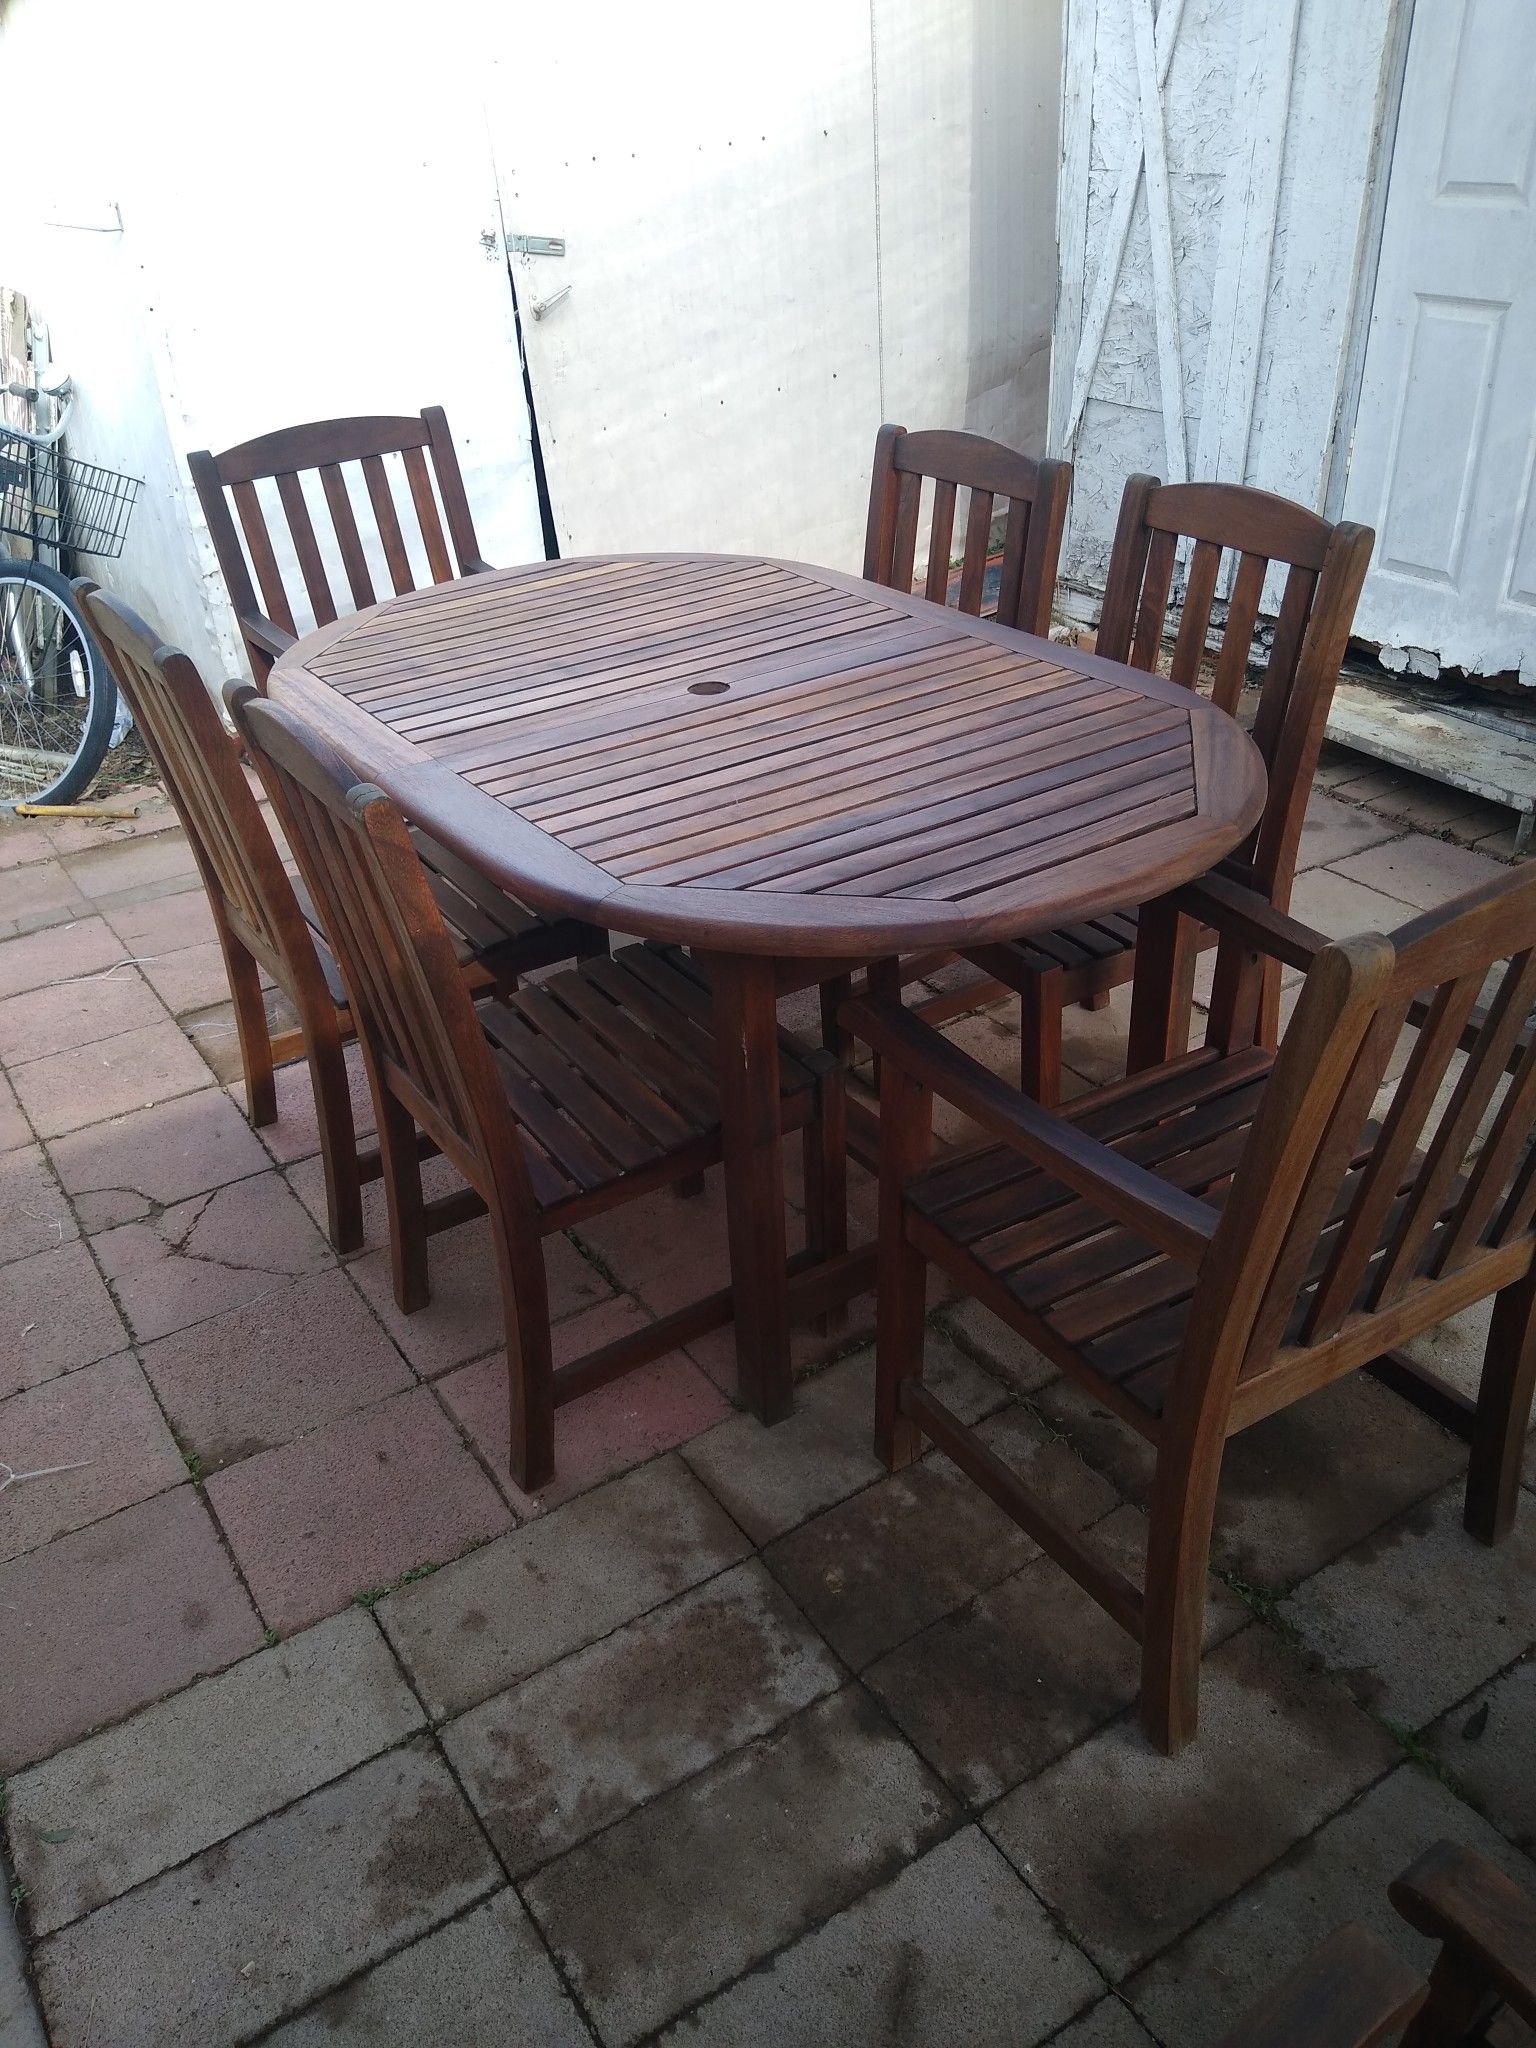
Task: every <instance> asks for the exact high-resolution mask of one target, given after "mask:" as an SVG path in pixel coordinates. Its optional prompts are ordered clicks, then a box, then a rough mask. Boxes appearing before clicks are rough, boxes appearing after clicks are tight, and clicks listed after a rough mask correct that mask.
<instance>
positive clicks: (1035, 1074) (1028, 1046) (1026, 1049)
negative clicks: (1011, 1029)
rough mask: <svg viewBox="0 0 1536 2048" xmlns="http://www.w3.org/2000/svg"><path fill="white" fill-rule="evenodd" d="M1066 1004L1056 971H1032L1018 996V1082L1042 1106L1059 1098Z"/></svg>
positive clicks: (1053, 1105) (1051, 1106) (1048, 1106)
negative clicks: (1062, 1033) (1062, 1031)
mask: <svg viewBox="0 0 1536 2048" xmlns="http://www.w3.org/2000/svg"><path fill="white" fill-rule="evenodd" d="M1065 1008H1066V1004H1065V1001H1064V999H1063V996H1062V978H1061V976H1060V975H1059V974H1055V973H1050V974H1036V975H1032V976H1031V977H1030V980H1029V986H1028V988H1027V989H1026V990H1024V991H1023V992H1021V994H1020V996H1019V1086H1020V1087H1021V1088H1022V1089H1023V1091H1024V1093H1025V1094H1026V1095H1028V1096H1029V1097H1030V1098H1031V1099H1032V1100H1033V1101H1035V1102H1038V1103H1039V1104H1040V1105H1041V1106H1042V1107H1043V1108H1045V1109H1055V1108H1056V1107H1057V1105H1058V1104H1059V1103H1060V1101H1061V1021H1062V1012H1063V1011H1064V1009H1065Z"/></svg>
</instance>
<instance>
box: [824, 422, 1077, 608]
mask: <svg viewBox="0 0 1536 2048" xmlns="http://www.w3.org/2000/svg"><path fill="white" fill-rule="evenodd" d="M925 482H931V483H932V485H933V506H932V513H931V517H930V524H929V530H928V557H927V567H926V570H925V574H924V581H923V595H924V596H925V597H929V598H931V599H932V600H933V601H934V603H935V604H946V603H948V601H949V593H950V586H951V583H952V581H953V579H952V577H951V574H950V556H951V550H952V546H953V542H954V533H955V511H956V502H957V493H958V492H959V491H965V492H966V493H967V504H966V517H965V527H964V532H965V542H964V548H963V551H962V554H961V562H960V578H959V585H958V588H957V590H956V592H955V602H956V604H957V605H958V607H959V609H960V610H961V611H963V612H969V613H971V615H972V616H973V617H979V616H980V614H981V608H982V604H983V602H984V597H985V585H986V573H987V556H988V553H989V551H990V549H991V545H992V524H993V519H994V515H995V513H996V511H997V508H998V505H999V501H1001V502H1002V504H1003V505H1004V506H1006V519H1007V524H1006V528H1005V532H1004V539H1003V560H1002V570H1001V576H1000V579H999V584H998V595H997V618H998V621H999V623H1000V624H1002V625H1004V626H1017V627H1018V628H1019V629H1020V630H1021V631H1022V632H1025V633H1039V634H1041V635H1042V636H1043V635H1045V634H1047V633H1049V632H1050V630H1051V605H1052V603H1053V601H1054V599H1055V596H1056V565H1057V561H1058V559H1059V558H1060V555H1061V536H1062V532H1063V529H1064V528H1065V526H1066V519H1067V499H1068V497H1069V496H1070V494H1071V489H1072V465H1071V464H1070V463H1069V462H1050V461H1039V462H1036V461H1035V460H1034V459H1033V458H1032V457H1030V456H1028V455H1020V454H1019V453H1018V451H1017V450H1016V449H1013V448H1009V447H1007V446H1006V445H1005V444H1004V443H1003V442H1001V441H989V440H986V439H985V438H984V437H983V436H982V435H980V434H960V433H949V432H944V431H935V432H931V433H921V434H909V433H908V432H907V430H906V428H905V427H896V426H884V427H882V428H881V429H880V432H879V434H878V435H877V436H876V438H875V461H874V471H873V474H872V477H871V480H870V487H869V525H868V528H867V531H866V533H865V539H864V574H865V576H866V577H867V578H868V580H869V581H870V582H871V583H883V584H884V585H885V586H886V588H887V589H889V590H911V589H912V588H913V576H914V573H915V565H916V559H917V542H918V529H919V524H920V520H921V512H922V492H923V485H924V483H925Z"/></svg>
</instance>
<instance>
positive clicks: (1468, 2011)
mask: <svg viewBox="0 0 1536 2048" xmlns="http://www.w3.org/2000/svg"><path fill="white" fill-rule="evenodd" d="M1388 1895H1389V1897H1390V1898H1391V1900H1392V1903H1393V1905H1394V1906H1395V1907H1396V1908H1397V1910H1398V1913H1399V1914H1400V1915H1401V1916H1402V1918H1403V1919H1404V1920H1406V1921H1407V1922H1408V1924H1409V1926H1410V1927H1412V1928H1413V1929H1414V1930H1415V1931H1416V1932H1417V1933H1419V1934H1423V1935H1427V1936H1428V1937H1429V1938H1430V1939H1431V1940H1432V1941H1436V1942H1438V1943H1439V1945H1440V1950H1439V1954H1438V1955H1437V1957H1436V1959H1435V1962H1434V1965H1433V1967H1432V1969H1431V1971H1430V1974H1429V1980H1428V1982H1427V1983H1426V1982H1425V1980H1424V1979H1423V1978H1422V1977H1421V1976H1420V1975H1419V1973H1418V1972H1417V1971H1416V1970H1413V1969H1410V1968H1409V1966H1408V1964H1407V1963H1405V1962H1404V1961H1403V1959H1402V1957H1401V1956H1400V1955H1399V1954H1398V1953H1397V1951H1396V1950H1395V1949H1392V1948H1389V1947H1388V1946H1387V1944H1386V1943H1385V1942H1384V1941H1382V1940H1381V1938H1380V1937H1379V1936H1378V1935H1375V1934H1372V1933H1371V1932H1370V1931H1369V1929H1367V1928H1365V1927H1361V1926H1360V1925H1358V1924H1353V1925H1351V1926H1348V1927H1341V1928H1340V1929H1339V1931H1338V1933H1337V1934H1334V1935H1332V1936H1330V1938H1329V1939H1328V1940H1327V1941H1325V1942H1324V1943H1323V1945H1322V1946H1321V1948H1319V1949H1318V1950H1317V1951H1316V1953H1315V1954H1314V1955H1312V1956H1310V1957H1309V1958H1308V1959H1307V1961H1306V1962H1304V1963H1303V1964H1302V1965H1301V1967H1300V1968H1299V1969H1297V1970H1296V1971H1294V1972H1293V1973H1292V1975H1291V1976H1290V1977H1288V1978H1287V1979H1286V1981H1285V1982H1284V1983H1283V1984H1282V1985H1280V1986H1278V1987H1277V1988H1276V1989H1275V1990H1274V1991H1272V1992H1271V1993H1270V1994H1269V1996H1268V1997H1267V1998H1265V1999H1264V2000H1263V2001H1262V2002H1261V2003H1260V2004H1259V2005H1257V2006H1255V2007H1254V2008H1253V2009H1252V2010H1251V2011H1250V2012H1249V2013H1248V2014H1247V2015H1246V2016H1245V2017H1244V2019H1243V2020H1242V2021H1241V2023H1240V2024H1239V2025H1238V2026H1237V2027H1235V2028H1234V2029H1233V2031H1232V2032H1231V2033H1229V2034H1227V2035H1226V2036H1225V2037H1224V2039H1223V2042H1222V2048H1375V2044H1376V2043H1378V2042H1385V2041H1398V2042H1400V2043H1401V2048H1473V2044H1474V2043H1486V2042H1488V2041H1491V2040H1494V2039H1496V2038H1500V2037H1499V2036H1496V2035H1494V2034H1493V2033H1491V2032H1490V2029H1491V2028H1492V2027H1493V2025H1494V2023H1495V2022H1496V2021H1498V2020H1499V2019H1500V2017H1501V2015H1505V2014H1507V2015H1512V2016H1513V2018H1514V2019H1515V2020H1516V2021H1523V2022H1524V2024H1525V2026H1526V2027H1536V1899H1533V1898H1532V1896H1531V1894H1530V1892H1529V1891H1526V1890H1524V1889H1522V1887H1521V1886H1519V1885H1518V1884H1516V1883H1515V1882H1514V1880H1513V1879H1512V1878H1509V1877H1506V1876H1505V1874H1504V1872H1503V1871H1502V1870H1500V1869H1499V1867H1498V1866H1497V1864H1494V1863H1490V1862H1489V1861H1488V1859H1487V1857H1485V1856H1479V1855H1478V1854H1477V1853H1476V1852H1475V1851H1474V1850H1471V1849H1462V1848H1458V1847H1457V1846H1456V1844H1455V1843H1453V1842H1437V1843H1436V1844H1435V1845H1434V1847H1433V1848H1432V1849H1428V1850H1426V1851H1425V1853H1424V1854H1423V1855H1422V1856H1421V1857H1420V1858H1419V1859H1418V1861H1417V1862H1416V1863H1414V1864H1412V1865H1411V1866H1410V1867H1409V1868H1408V1869H1407V1870H1405V1871H1404V1872H1403V1874H1402V1876H1401V1877H1399V1878H1397V1879H1395V1880H1394V1882H1393V1884H1392V1885H1391V1887H1390V1890H1389V1894H1388Z"/></svg>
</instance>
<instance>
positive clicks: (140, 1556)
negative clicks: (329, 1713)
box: [0, 1485, 261, 1771]
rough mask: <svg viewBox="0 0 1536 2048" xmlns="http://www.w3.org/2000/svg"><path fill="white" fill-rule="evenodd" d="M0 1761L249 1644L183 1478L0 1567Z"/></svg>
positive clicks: (244, 1605)
mask: <svg viewBox="0 0 1536 2048" xmlns="http://www.w3.org/2000/svg"><path fill="white" fill-rule="evenodd" d="M0 1614H3V1615H4V1617H5V1641H6V1650H5V1655H4V1656H3V1657H0V1771H11V1770H15V1769H16V1768H17V1767H18V1766H19V1765H21V1764H24V1763H28V1762H30V1761H31V1760H32V1759H33V1758H34V1757H39V1756H47V1755H49V1754H51V1752H52V1751H54V1750H56V1749H59V1748H61V1747H62V1746H63V1744H65V1743H66V1742H75V1741H78V1740H79V1738H80V1737H81V1736H82V1735H84V1734H86V1733H87V1731H88V1730H90V1729H92V1728H96V1727H100V1726H101V1725H102V1724H103V1723H105V1722H108V1721H115V1720H118V1719H120V1718H121V1716H122V1715H124V1714H127V1713H130V1712H131V1711H132V1710H133V1709H134V1708H135V1707H142V1706H144V1705H146V1704H147V1702H149V1701H150V1700H157V1699H160V1698H162V1697H163V1695H164V1694H166V1693H168V1692H174V1691H175V1690H176V1689H177V1687H178V1686H182V1685H185V1684H186V1683H187V1681H188V1680H189V1679H192V1678H197V1677H200V1676H201V1675H202V1674H203V1673H204V1672H207V1671H218V1670H220V1669H221V1668H222V1667H223V1666H224V1665H226V1664H230V1663H233V1661H234V1659H235V1658H236V1657H243V1656H245V1655H246V1654H247V1652H248V1651H251V1650H254V1649H256V1648H257V1647H258V1646H259V1644H260V1642H261V1624H260V1623H259V1622H258V1620H257V1619H256V1615H255V1613H254V1611H253V1610H252V1607H251V1603H250V1601H249V1599H248V1598H247V1597H246V1594H245V1590H244V1588H243V1587H242V1586H241V1584H240V1581H239V1579H238V1578H237V1577H236V1576H235V1571H234V1567H233V1566H232V1565H231V1564H230V1561H229V1558H228V1556H227V1555H226V1553H225V1551H224V1548H223V1546H222V1545H221V1544H220V1542H219V1539H218V1536H217V1534H216V1533H215V1531H214V1527H213V1524H212V1522H211V1521H210V1520H209V1518H208V1513H207V1510H206V1509H205V1508H204V1506H203V1503H202V1502H201V1501H200V1500H199V1499H198V1496H197V1493H196V1491H195V1490H194V1488H193V1487H191V1486H190V1485H188V1486H178V1487H177V1488H175V1489H174V1491H172V1492H170V1493H166V1494H162V1495H160V1496H159V1497H158V1498H157V1499H155V1500H147V1501H144V1502H142V1503H141V1504H140V1505H139V1506H138V1507H131V1508H125V1509H124V1510H123V1512H122V1513H121V1514H118V1515H112V1516H110V1517H109V1518H108V1519H107V1520H106V1521H104V1522H98V1523H96V1524H95V1525H94V1527H92V1528H89V1529H80V1530H77V1531H76V1532H75V1533H74V1534H73V1535H71V1536H61V1537H60V1538H59V1540H58V1541H57V1542H56V1543H50V1544H48V1545H47V1546H46V1548H44V1549H42V1550H34V1551H32V1552H31V1553H30V1554H29V1555H28V1556H26V1557H19V1558H16V1559H15V1560H14V1561H13V1562H12V1563H10V1564H4V1565H0Z"/></svg>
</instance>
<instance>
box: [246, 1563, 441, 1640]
mask: <svg viewBox="0 0 1536 2048" xmlns="http://www.w3.org/2000/svg"><path fill="white" fill-rule="evenodd" d="M474 1547H475V1548H476V1549H478V1548H479V1545H478V1544H477V1545H475V1546H474ZM441 1570H442V1566H441V1565H437V1564H413V1565H410V1566H408V1567H407V1569H406V1570H405V1571H403V1572H402V1573H401V1574H400V1576H399V1578H398V1579H393V1580H391V1581H390V1583H389V1584H388V1585H387V1586H364V1588H363V1590H362V1591H361V1592H360V1593H354V1594H353V1595H352V1604H353V1606H354V1607H365V1608H367V1609H368V1611H369V1612H370V1613H372V1611H373V1609H374V1608H375V1607H377V1606H378V1604H379V1602H380V1601H381V1600H382V1599H383V1598H384V1595H385V1594H386V1593H398V1592H399V1590H400V1588H401V1587H402V1586H413V1585H414V1584H415V1583H416V1581H417V1580H418V1579H430V1578H431V1576H432V1574H433V1573H434V1572H436V1571H441ZM267 1633H268V1634H269V1635H270V1634H271V1630H270V1629H269V1630H268V1631H267ZM276 1640H277V1638H276V1637H275V1636H274V1637H273V1641H274V1642H275V1641H276Z"/></svg>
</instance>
